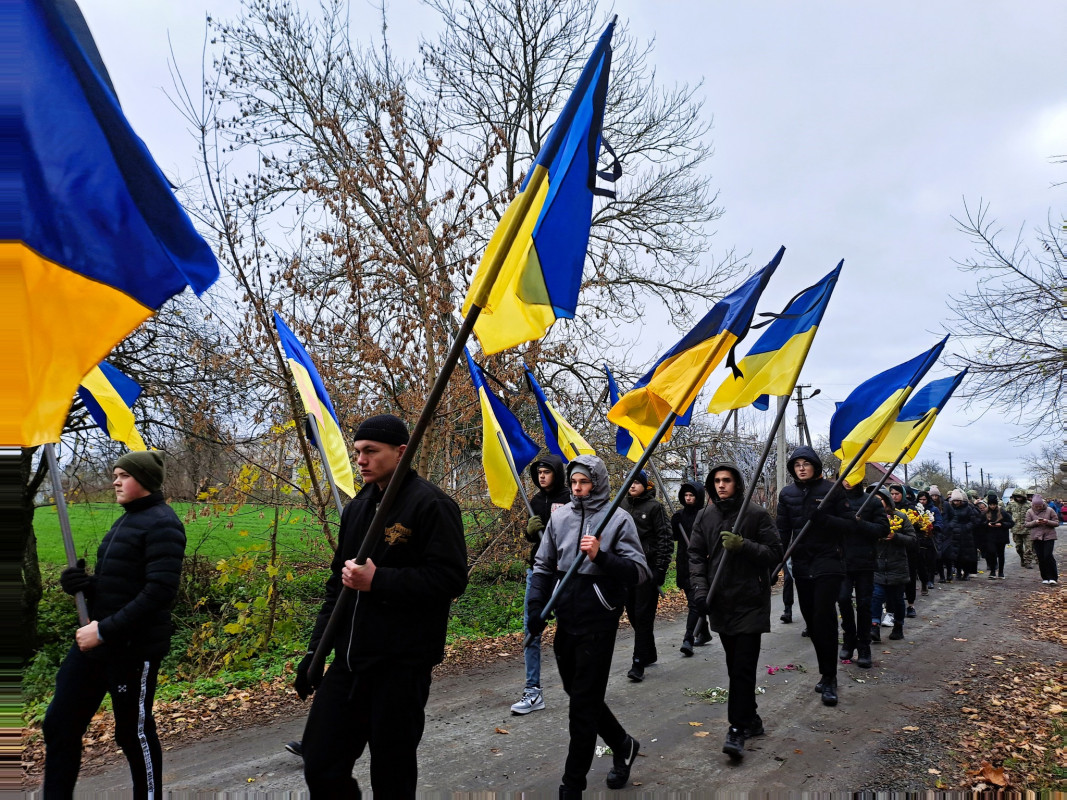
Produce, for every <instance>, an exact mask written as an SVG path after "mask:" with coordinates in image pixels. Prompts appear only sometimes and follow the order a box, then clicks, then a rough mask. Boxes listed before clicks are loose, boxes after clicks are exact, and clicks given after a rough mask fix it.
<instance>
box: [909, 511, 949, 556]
mask: <svg viewBox="0 0 1067 800" xmlns="http://www.w3.org/2000/svg"><path fill="white" fill-rule="evenodd" d="M916 509H917V510H919V511H925V512H927V513H930V514H933V515H934V525H933V528H932V529H931V530H930V532H929V533H925V534H924V533H919V532H918V531H916V532H915V533H916V536H917V537H918V539H919V549H920V550H934V551H935V552H936V550H937V547H936V544H935V543H936V541H937V537H938V534H940V533H941V530H942V528H944V521H943V520H942V518H941V509H940V508H938V507H937V506H935V505H934V504H933V503H931V504H930V505H929V506H924V505H923V504H922V503H919V504H918V505H917V506H916Z"/></svg>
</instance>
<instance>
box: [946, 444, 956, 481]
mask: <svg viewBox="0 0 1067 800" xmlns="http://www.w3.org/2000/svg"><path fill="white" fill-rule="evenodd" d="M948 480H949V483H951V484H952V485H953V486H955V485H956V478H955V476H954V475H953V474H952V451H951V450H949V452H948ZM950 491H951V490H950Z"/></svg>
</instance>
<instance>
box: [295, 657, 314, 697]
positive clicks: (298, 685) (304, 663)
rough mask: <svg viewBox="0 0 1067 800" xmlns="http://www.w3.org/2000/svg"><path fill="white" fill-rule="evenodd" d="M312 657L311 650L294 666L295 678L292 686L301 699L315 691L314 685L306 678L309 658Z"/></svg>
mask: <svg viewBox="0 0 1067 800" xmlns="http://www.w3.org/2000/svg"><path fill="white" fill-rule="evenodd" d="M314 657H315V654H314V653H313V652H309V653H307V654H306V655H305V656H304V658H303V659H301V661H300V664H299V665H298V666H297V668H296V680H295V681H293V688H294V689H296V693H297V694H298V695H300V699H301V700H307V699H308V697H310V696H311V694H312V692H314V691H315V687H314V686H312V685H311V679H310V678H308V670H309V669H310V668H311V659H313V658H314Z"/></svg>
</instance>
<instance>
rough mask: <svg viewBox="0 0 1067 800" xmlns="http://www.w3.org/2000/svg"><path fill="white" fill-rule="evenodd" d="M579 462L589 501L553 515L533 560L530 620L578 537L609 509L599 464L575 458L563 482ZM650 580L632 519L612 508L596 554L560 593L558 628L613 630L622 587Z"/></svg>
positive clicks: (574, 501) (570, 558)
mask: <svg viewBox="0 0 1067 800" xmlns="http://www.w3.org/2000/svg"><path fill="white" fill-rule="evenodd" d="M578 464H581V465H583V466H585V467H586V468H587V469H588V470H589V471H590V473H591V475H592V481H593V490H592V492H591V493H590V495H589V496H588V497H573V496H572V497H571V502H570V503H568V504H567V505H565V506H564V507H563V508H558V509H556V510H555V511H553V512H552V516H551V517H550V518H549V520H548V525H547V526H546V527H545V532H544V535H543V536H542V537H541V546H540V547H539V548H538V549H537V555H536V556H535V557H534V568H533V576H532V577H531V579H530V580H531V584H530V596H529V598H528V600H527V602H528V603H529V608H530V614H531V616H532V615H534V614H535V613H536V614H540V613H541V610H542V609H543V608H544V607H545V604H546V603H547V602H548V599H549V597H551V595H552V591H553V589H554V588H555V586H556V584H557V583H558V582H559V579H560V578H562V577H563V575H564V574H566V572H567V570H568V569H569V568H570V566H571V564H572V563H573V562H574V560H575V559H576V558H578V556H579V554H580V553H581V550H580V549H579V545H580V543H581V539H582V536H584V535H591V534H593V533H594V532H595V531H596V529H597V526H598V525H599V524H600V521H601V520H602V519H603V517H604V511H605V510H606V509H607V506H608V505H609V494H610V487H609V485H608V471H607V468H606V467H605V466H604V462H603V461H601V460H600V459H599V458H597V457H596V456H589V455H580V456H578V457H577V458H575V459H574V460H573V461H571V462H570V463H569V464H568V465H567V480H568V483H569V482H570V476H571V473H572V472H573V470H574V467H575V466H576V465H578ZM651 576H652V572H651V570H649V568H648V564H647V562H646V561H645V553H644V548H642V547H641V540H640V539H639V538H638V536H637V527H636V526H635V525H634V521H633V517H631V516H630V515H629V514H627V513H626V512H625V511H623V510H622V509H616V510H615V512H614V513H613V514H612V516H611V519H610V521H609V522H608V525H607V527H605V529H604V532H603V533H602V534H601V536H600V552H599V553H597V557H596V558H595V559H593V560H590V559H588V558H586V559H584V560H583V561H582V564H581V566H580V567H579V568H578V572H577V574H576V575H575V576H574V577H573V578H572V579H571V581H569V582H568V584H567V586H565V587H564V589H563V591H562V592H561V594H560V596H559V599H558V601H557V603H556V606H555V613H556V617H557V618H558V620H559V627H560V628H561V629H563V630H566V631H567V632H568V633H572V634H583V633H592V632H594V631H602V630H612V629H614V628H616V627H617V626H618V624H619V617H620V616H621V615H622V607H623V599H624V597H625V593H626V589H627V588H629V587H630V586H635V585H637V584H639V583H642V582H644V581H646V580H648V579H649V578H650V577H651Z"/></svg>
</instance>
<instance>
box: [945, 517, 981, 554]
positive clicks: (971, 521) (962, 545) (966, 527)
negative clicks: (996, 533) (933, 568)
mask: <svg viewBox="0 0 1067 800" xmlns="http://www.w3.org/2000/svg"><path fill="white" fill-rule="evenodd" d="M980 517H981V515H980V514H979V513H978V509H976V508H975V507H974V506H972V505H971V504H970V503H966V502H965V503H964V504H963V505H961V506H958V507H957V506H954V505H952V503H951V502H949V503H946V504H945V509H944V511H943V512H942V520H943V524H944V530H943V532H942V538H943V541H944V548H943V549H942V550H941V552H940V556H941V558H943V559H945V560H946V561H952V562H953V563H955V564H970V563H973V562H976V561H978V553H977V551H976V550H975V547H974V529H975V526H976V525H977V524H978V523H979V520H980Z"/></svg>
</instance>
